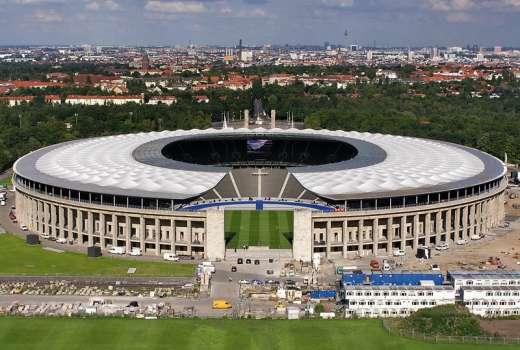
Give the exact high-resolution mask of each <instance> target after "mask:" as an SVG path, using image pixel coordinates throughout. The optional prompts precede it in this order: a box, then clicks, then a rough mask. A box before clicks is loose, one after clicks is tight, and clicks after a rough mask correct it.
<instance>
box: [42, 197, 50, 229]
mask: <svg viewBox="0 0 520 350" xmlns="http://www.w3.org/2000/svg"><path fill="white" fill-rule="evenodd" d="M42 205H43V222H44V226H43V227H44V231H43V232H45V233H47V234H49V235H50V234H51V230H50V227H49V209H48V206H47V204H46V203H45V202H42Z"/></svg>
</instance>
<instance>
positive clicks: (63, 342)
mask: <svg viewBox="0 0 520 350" xmlns="http://www.w3.org/2000/svg"><path fill="white" fill-rule="evenodd" d="M0 344H1V346H0V347H1V349H2V350H14V349H17V350H22V349H23V350H26V349H52V350H60V349H66V350H73V349H78V350H79V349H81V350H90V349H92V350H103V349H107V350H118V349H121V350H133V349H150V350H155V349H159V350H160V349H168V350H169V349H182V350H190V349H193V350H213V349H215V350H216V349H219V350H220V349H222V350H235V349H237V350H247V349H258V350H260V349H261V350H264V349H265V350H267V349H269V350H273V349H287V350H293V349H295V350H307V349H309V350H316V349H319V350H329V349H338V350H339V349H341V350H345V349H355V350H379V349H384V350H466V349H467V350H470V349H471V350H491V349H515V348H518V346H517V347H513V346H489V345H480V346H476V345H469V344H466V345H458V344H457V345H454V344H430V343H422V342H418V341H412V340H408V339H404V338H400V337H397V336H390V335H388V334H387V333H386V332H385V331H384V330H383V328H382V327H381V326H380V323H379V322H378V321H374V320H357V321H344V320H333V321H325V320H301V321H287V320H283V321H274V320H240V321H235V320H197V319H194V320H155V321H146V320H131V319H65V318H56V319H53V318H27V319H25V318H0Z"/></svg>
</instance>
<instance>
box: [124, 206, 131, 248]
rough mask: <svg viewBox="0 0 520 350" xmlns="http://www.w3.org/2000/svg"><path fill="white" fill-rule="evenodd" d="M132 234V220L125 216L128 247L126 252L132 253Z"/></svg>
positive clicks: (126, 243) (126, 244)
mask: <svg viewBox="0 0 520 350" xmlns="http://www.w3.org/2000/svg"><path fill="white" fill-rule="evenodd" d="M131 234H132V220H131V219H130V216H128V215H126V216H125V246H126V252H127V253H128V252H130V248H131V246H132V245H131V243H130V235H131Z"/></svg>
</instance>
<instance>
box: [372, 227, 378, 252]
mask: <svg viewBox="0 0 520 350" xmlns="http://www.w3.org/2000/svg"><path fill="white" fill-rule="evenodd" d="M378 220H379V219H378V218H374V219H373V220H372V242H374V244H373V246H372V254H373V255H374V256H377V255H378V246H379V222H378Z"/></svg>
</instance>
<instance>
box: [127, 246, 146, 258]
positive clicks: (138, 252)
mask: <svg viewBox="0 0 520 350" xmlns="http://www.w3.org/2000/svg"><path fill="white" fill-rule="evenodd" d="M128 254H130V255H131V256H141V255H143V252H142V251H141V248H132V250H131V251H130V253H128Z"/></svg>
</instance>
